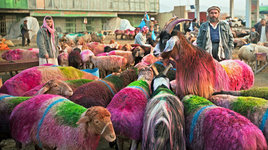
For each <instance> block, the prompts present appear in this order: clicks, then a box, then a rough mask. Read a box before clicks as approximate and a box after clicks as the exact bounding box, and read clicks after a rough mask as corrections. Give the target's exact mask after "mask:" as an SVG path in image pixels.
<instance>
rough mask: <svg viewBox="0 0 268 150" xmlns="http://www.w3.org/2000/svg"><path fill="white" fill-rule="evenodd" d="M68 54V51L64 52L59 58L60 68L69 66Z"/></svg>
mask: <svg viewBox="0 0 268 150" xmlns="http://www.w3.org/2000/svg"><path fill="white" fill-rule="evenodd" d="M68 56H69V54H68V52H67V51H63V52H62V53H60V54H59V56H58V62H59V65H60V66H63V67H66V66H68Z"/></svg>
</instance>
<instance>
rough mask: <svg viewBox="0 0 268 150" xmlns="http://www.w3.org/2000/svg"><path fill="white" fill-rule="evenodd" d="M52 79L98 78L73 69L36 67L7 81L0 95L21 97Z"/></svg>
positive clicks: (0, 89)
mask: <svg viewBox="0 0 268 150" xmlns="http://www.w3.org/2000/svg"><path fill="white" fill-rule="evenodd" d="M52 79H58V80H63V81H66V80H74V79H90V80H96V79H98V77H96V76H94V75H92V74H90V73H86V72H84V71H80V70H78V69H75V68H73V67H51V66H38V67H32V68H29V69H26V70H24V71H22V72H20V73H19V74H17V75H16V76H14V77H12V78H10V79H9V80H7V81H6V82H5V83H4V85H3V86H2V87H1V88H0V93H6V94H10V95H14V96H21V95H23V94H24V93H25V92H27V91H29V90H31V89H32V88H34V87H36V86H38V85H41V84H44V83H46V82H48V81H49V80H52Z"/></svg>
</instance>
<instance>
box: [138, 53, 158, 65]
mask: <svg viewBox="0 0 268 150" xmlns="http://www.w3.org/2000/svg"><path fill="white" fill-rule="evenodd" d="M159 59H160V58H158V57H155V56H154V55H153V54H147V55H146V56H144V57H143V58H142V60H141V62H142V63H144V64H146V65H151V64H153V63H155V62H156V61H158V60H159Z"/></svg>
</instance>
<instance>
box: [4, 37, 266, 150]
mask: <svg viewBox="0 0 268 150" xmlns="http://www.w3.org/2000/svg"><path fill="white" fill-rule="evenodd" d="M111 39H114V36H107V37H106V39H105V41H104V43H109V42H110V40H111ZM13 42H14V44H15V47H10V49H16V48H22V49H28V48H33V47H37V45H36V41H35V40H33V41H31V44H30V46H25V47H22V46H21V40H13ZM116 42H119V43H120V44H126V43H134V40H116ZM238 50H239V49H238V48H236V49H235V50H234V51H233V59H238V57H237V53H238ZM2 53H3V51H0V55H1V54H2ZM1 60H2V58H1V57H0V61H1ZM0 77H2V79H3V82H4V81H6V80H7V79H9V78H10V76H9V74H7V73H0ZM254 87H268V67H266V68H265V69H264V70H262V71H261V72H260V73H258V74H257V75H255V81H254ZM0 146H4V147H3V148H2V149H3V150H15V149H16V148H15V142H14V140H12V139H9V140H4V141H2V142H1V143H0ZM128 146H129V143H127V144H125V146H124V149H128ZM23 150H34V147H33V146H27V147H25V148H24V149H23ZM97 150H112V148H110V147H109V144H108V142H106V141H105V140H104V139H101V141H100V143H99V146H98V148H97Z"/></svg>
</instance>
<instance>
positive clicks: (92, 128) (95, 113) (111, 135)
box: [76, 106, 116, 142]
mask: <svg viewBox="0 0 268 150" xmlns="http://www.w3.org/2000/svg"><path fill="white" fill-rule="evenodd" d="M76 124H78V125H83V126H84V131H85V136H90V135H89V134H97V135H101V136H103V137H104V138H105V139H106V140H107V141H108V142H113V141H114V140H115V139H116V135H115V132H114V128H113V124H112V122H111V113H110V112H109V111H108V110H107V109H106V108H104V107H101V106H94V107H90V108H88V109H87V111H86V112H85V113H83V114H82V116H81V118H80V119H79V121H78V122H77V123H76Z"/></svg>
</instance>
